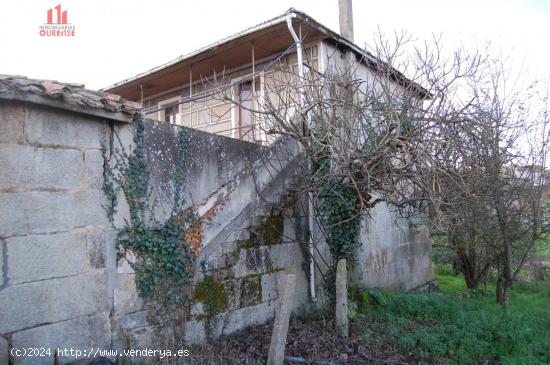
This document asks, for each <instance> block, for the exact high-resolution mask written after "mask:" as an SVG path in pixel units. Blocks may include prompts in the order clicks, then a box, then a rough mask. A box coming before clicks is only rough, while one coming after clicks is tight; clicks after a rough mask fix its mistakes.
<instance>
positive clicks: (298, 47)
mask: <svg viewBox="0 0 550 365" xmlns="http://www.w3.org/2000/svg"><path fill="white" fill-rule="evenodd" d="M348 54H349V55H352V57H351V58H352V60H353V69H354V72H355V73H356V77H357V78H359V79H364V80H366V79H369V78H370V76H371V74H372V72H376V67H375V66H374V65H375V64H376V60H375V59H374V57H373V56H372V55H370V54H368V53H366V52H365V51H364V50H363V49H361V48H359V47H358V46H357V45H355V44H353V43H351V42H350V41H348V40H347V39H345V38H343V37H341V36H340V35H339V34H337V33H335V32H333V31H331V30H330V29H328V28H326V27H325V26H323V25H321V24H320V23H318V22H316V21H315V20H313V19H312V18H311V17H309V16H308V15H306V14H304V13H302V12H299V11H296V10H294V9H290V10H288V11H287V12H286V13H285V14H283V15H281V16H279V17H276V18H273V19H271V20H268V21H266V22H264V23H261V24H259V25H257V26H255V27H252V28H249V29H247V30H245V31H243V32H240V33H237V34H235V35H233V36H230V37H228V38H226V39H224V40H222V41H219V42H217V43H214V44H212V45H209V46H207V47H205V48H202V49H200V50H198V51H196V52H193V53H191V54H188V55H185V56H181V57H179V58H177V59H175V60H173V61H171V62H168V63H166V64H164V65H161V66H158V67H156V68H154V69H152V70H149V71H147V72H144V73H142V74H139V75H136V76H135V77H132V78H129V79H126V80H123V81H121V82H118V83H116V84H114V85H111V86H109V87H106V88H105V89H104V90H105V91H107V92H111V93H115V94H119V95H121V96H123V97H125V98H127V99H128V100H132V101H135V102H140V103H142V106H143V107H144V108H145V111H146V113H147V114H146V115H147V117H149V118H151V119H154V120H159V121H163V122H167V123H172V124H177V125H182V126H186V127H191V128H196V129H199V130H203V131H206V132H210V133H216V134H221V135H224V136H228V137H232V138H238V139H244V140H247V141H250V142H256V143H262V144H266V143H270V142H271V141H272V140H273V138H270V137H269V136H268V135H267V134H268V133H267V132H266V131H268V130H269V125H266V123H267V122H266V121H265V120H262V118H261V116H259V115H258V114H257V113H254V112H252V111H251V110H261V109H262V104H264V103H265V102H266V101H267V100H269V102H270V105H273V104H276V103H284V102H288V100H277V99H281V96H280V94H281V93H279V92H278V90H279V89H280V87H281V86H282V85H284V84H285V83H286V82H287V81H288V80H286V78H287V77H288V76H286V75H285V72H284V71H283V70H292V72H294V73H296V74H299V73H300V72H303V73H309V72H315V73H321V74H323V73H324V72H326V71H327V69H328V68H329V67H331V66H334V65H335V64H339V63H341V62H342V60H343V59H344V58H345V57H347V56H346V55H348ZM300 57H301V58H302V60H303V62H302V65H300V64H299V62H298V59H299V58H300ZM300 67H302V70H300ZM394 76H395V78H394V82H395V85H396V87H399V85H402V86H404V87H410V86H413V87H415V88H418V93H419V97H421V98H422V97H425V96H426V95H425V92H424V91H423V90H422V88H421V87H420V86H417V85H414V84H413V83H412V82H410V81H409V80H407V79H406V78H405V77H404V76H403V75H401V74H400V73H399V72H398V71H397V70H395V75H394ZM278 88H279V89H278Z"/></svg>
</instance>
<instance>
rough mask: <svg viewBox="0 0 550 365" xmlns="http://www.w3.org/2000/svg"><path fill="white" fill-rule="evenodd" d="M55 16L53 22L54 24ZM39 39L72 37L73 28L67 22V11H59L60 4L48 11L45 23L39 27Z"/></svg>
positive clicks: (73, 34) (73, 33)
mask: <svg viewBox="0 0 550 365" xmlns="http://www.w3.org/2000/svg"><path fill="white" fill-rule="evenodd" d="M54 14H55V20H56V21H55V22H54ZM39 34H40V36H41V37H74V36H75V26H74V25H73V24H71V23H69V22H68V20H67V10H61V4H59V5H57V6H55V7H53V8H51V9H48V12H47V20H46V23H44V24H42V25H41V26H40V31H39Z"/></svg>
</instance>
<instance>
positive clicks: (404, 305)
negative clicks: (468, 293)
mask: <svg viewBox="0 0 550 365" xmlns="http://www.w3.org/2000/svg"><path fill="white" fill-rule="evenodd" d="M438 280H439V284H440V292H438V293H428V294H407V293H395V294H385V298H384V300H383V301H376V303H379V304H374V303H375V302H374V301H371V302H369V303H368V304H365V305H363V306H362V308H361V309H360V311H359V312H360V314H359V315H358V316H356V324H358V325H359V328H361V330H362V331H364V339H365V342H366V343H367V344H368V345H371V346H391V347H397V348H398V349H399V350H401V351H403V352H405V353H407V354H409V355H411V356H413V357H415V358H417V359H422V360H425V361H429V362H430V363H434V364H477V363H483V361H486V360H499V361H501V363H502V364H550V282H548V281H546V282H539V283H536V284H520V285H517V286H516V287H514V291H513V294H512V298H511V304H510V307H509V308H508V310H503V309H502V308H501V307H500V306H499V305H498V304H496V303H495V298H494V295H491V296H476V297H473V298H464V297H463V293H464V292H465V290H466V286H465V284H464V281H463V279H462V278H461V277H459V276H452V275H440V276H438ZM487 289H488V291H490V292H494V286H489V287H488V288H487Z"/></svg>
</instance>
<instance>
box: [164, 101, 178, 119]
mask: <svg viewBox="0 0 550 365" xmlns="http://www.w3.org/2000/svg"><path fill="white" fill-rule="evenodd" d="M178 114H179V105H170V106H168V107H165V109H164V119H163V122H166V123H170V124H176V123H177V120H178Z"/></svg>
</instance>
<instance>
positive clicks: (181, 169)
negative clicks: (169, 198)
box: [103, 116, 198, 309]
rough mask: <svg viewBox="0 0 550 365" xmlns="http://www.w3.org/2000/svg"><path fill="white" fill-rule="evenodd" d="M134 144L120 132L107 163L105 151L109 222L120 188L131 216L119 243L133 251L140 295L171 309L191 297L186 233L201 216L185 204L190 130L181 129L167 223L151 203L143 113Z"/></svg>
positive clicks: (119, 248) (190, 261) (190, 249)
mask: <svg viewBox="0 0 550 365" xmlns="http://www.w3.org/2000/svg"><path fill="white" fill-rule="evenodd" d="M135 122H136V123H135V125H136V131H135V134H134V138H133V142H134V147H133V149H132V151H131V152H130V153H128V152H127V151H126V150H125V148H124V147H123V144H122V142H121V141H120V138H119V137H118V135H116V137H117V140H118V144H119V145H120V148H115V149H113V150H112V152H113V153H112V154H111V156H112V157H113V158H114V160H113V162H111V163H109V162H108V161H109V159H108V156H107V149H106V148H103V151H104V159H105V164H104V186H103V191H104V192H105V194H106V196H107V198H108V201H109V205H108V206H107V207H106V210H107V215H108V217H109V219H110V220H111V222H112V223H113V221H114V214H115V213H116V205H117V200H118V199H117V193H118V192H119V191H122V193H123V194H124V197H125V199H126V201H127V203H128V207H129V212H130V220H129V221H126V222H125V225H124V227H122V228H120V229H119V231H118V235H117V239H116V245H117V252H118V257H119V258H121V257H124V256H126V255H127V253H129V252H130V253H131V255H133V257H134V260H133V262H130V265H131V266H132V268H133V269H134V271H135V274H136V276H135V283H136V287H137V290H138V293H139V295H140V296H141V297H142V298H143V299H144V300H146V301H148V302H150V303H152V304H155V305H159V306H160V308H163V309H169V308H173V307H174V306H176V307H180V308H183V307H185V306H186V305H188V304H189V303H190V300H191V283H192V271H193V266H194V259H195V257H196V255H195V252H194V249H193V246H192V245H191V243H190V242H189V239H188V237H189V236H188V232H189V231H190V230H192V229H193V227H196V225H197V221H198V218H197V216H196V214H195V212H194V211H193V209H192V208H184V206H185V199H184V194H183V191H182V186H183V184H182V182H183V179H184V176H185V157H186V152H187V147H188V132H187V130H186V129H185V128H181V129H180V130H179V132H178V133H179V135H178V147H179V151H178V152H179V153H178V154H179V156H178V163H177V164H176V166H175V169H174V172H173V178H172V186H173V191H174V194H173V204H172V210H171V213H170V215H169V218H168V219H167V220H166V221H165V222H158V221H157V220H156V219H155V216H154V211H153V206H152V204H151V203H150V201H151V199H150V195H151V191H150V183H149V180H150V175H149V165H148V161H147V155H146V149H145V126H144V121H143V117H142V116H137V117H136V120H135Z"/></svg>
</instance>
